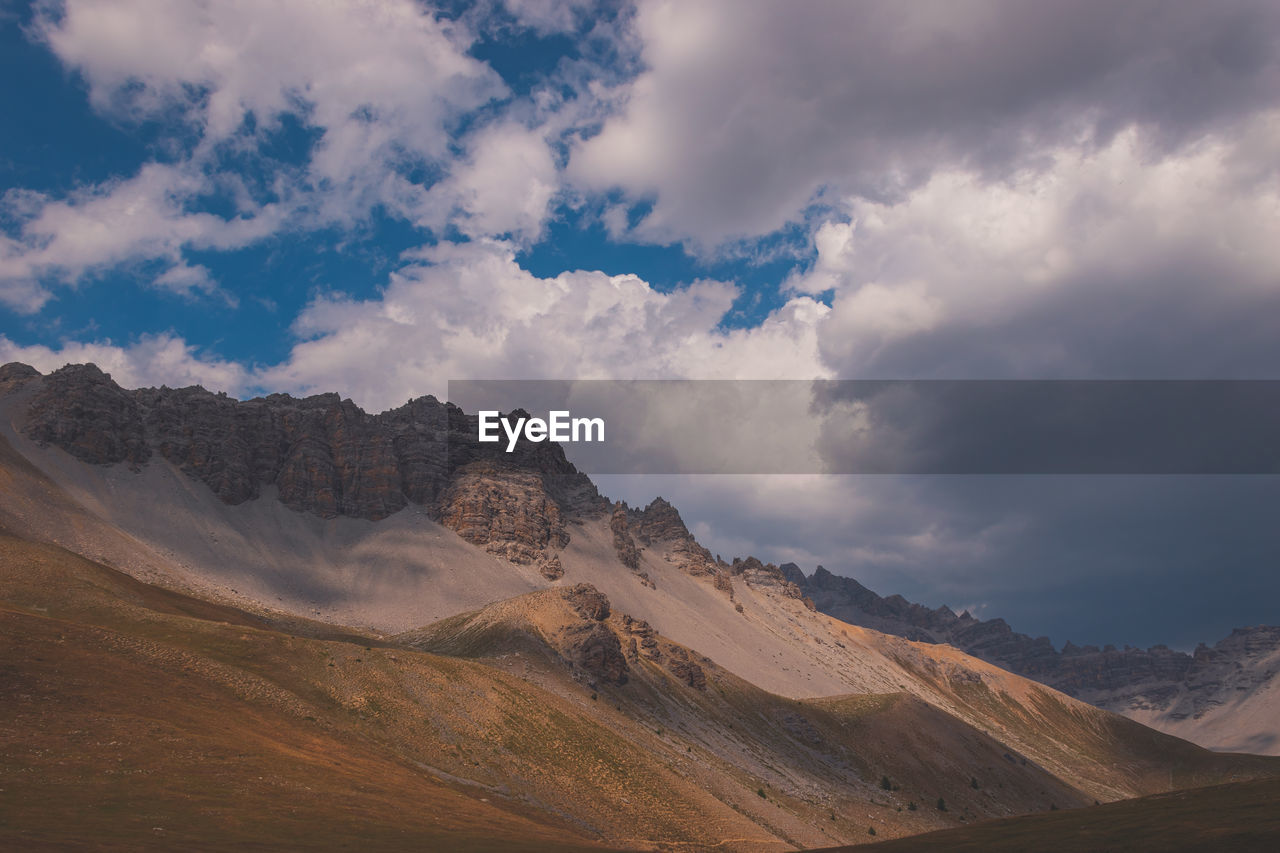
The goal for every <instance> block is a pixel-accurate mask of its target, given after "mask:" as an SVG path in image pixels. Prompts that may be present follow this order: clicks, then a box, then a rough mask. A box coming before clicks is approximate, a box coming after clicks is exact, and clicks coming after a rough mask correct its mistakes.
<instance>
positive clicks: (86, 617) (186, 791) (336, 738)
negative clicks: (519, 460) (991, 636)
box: [0, 534, 1275, 851]
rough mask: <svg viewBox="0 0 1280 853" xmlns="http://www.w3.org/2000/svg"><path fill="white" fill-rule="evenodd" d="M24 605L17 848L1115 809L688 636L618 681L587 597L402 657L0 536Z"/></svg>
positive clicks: (553, 845)
mask: <svg viewBox="0 0 1280 853" xmlns="http://www.w3.org/2000/svg"><path fill="white" fill-rule="evenodd" d="M0 602H3V604H2V605H0V691H2V695H0V846H9V847H21V848H30V849H38V848H39V847H41V846H49V847H57V848H59V849H68V848H69V849H74V848H77V847H79V848H85V849H113V848H116V849H137V848H139V847H155V848H157V849H159V848H175V847H176V848H183V849H225V848H230V847H237V848H247V849H255V848H257V849H317V850H319V849H325V850H329V849H343V848H346V847H350V848H351V849H357V848H358V849H361V850H378V849H388V850H390V849H397V850H399V849H406V848H415V847H416V848H426V849H432V848H448V849H458V850H487V849H524V850H539V849H545V850H569V849H587V848H590V847H591V846H592V845H599V844H605V845H609V846H614V847H625V848H635V849H654V848H657V847H659V846H673V845H674V847H675V849H712V848H715V849H732V850H744V851H766V850H782V849H788V848H796V847H821V846H832V845H835V844H841V843H850V842H854V841H859V840H870V837H871V836H870V833H869V830H870V829H873V828H874V829H876V832H877V835H876V837H877V838H886V837H889V838H892V837H897V836H903V835H908V834H912V833H918V832H923V831H928V830H932V829H939V828H943V827H948V826H956V825H960V824H963V823H970V822H974V821H978V820H983V819H988V818H993V817H999V816H1003V815H1009V814H1017V813H1024V812H1028V811H1043V810H1046V809H1050V808H1053V807H1057V808H1067V807H1070V806H1075V805H1082V804H1084V803H1087V802H1090V801H1091V798H1090V797H1089V795H1088V794H1086V793H1082V792H1081V791H1080V790H1079V789H1078V788H1076V787H1075V786H1073V785H1071V784H1069V783H1067V782H1064V781H1062V779H1060V778H1058V777H1057V776H1055V775H1054V774H1053V773H1052V772H1050V771H1049V770H1048V769H1047V768H1046V767H1044V766H1041V765H1040V764H1038V763H1037V762H1034V761H1028V762H1024V761H1023V760H1022V758H1021V757H1020V756H1018V755H1016V754H1014V753H1012V752H1011V751H1010V750H1009V748H1008V747H1007V746H1006V745H1005V744H1004V743H1003V742H1001V741H1000V740H998V739H997V738H994V737H992V736H991V735H990V734H988V733H986V732H985V731H983V730H979V729H977V728H975V727H973V726H971V725H969V724H968V723H966V722H964V721H962V720H960V719H957V718H956V717H954V716H952V715H949V714H947V713H944V712H943V711H941V710H939V709H938V708H937V707H935V706H933V705H930V704H928V703H926V702H924V701H922V700H921V699H919V698H917V697H916V696H912V695H908V694H905V693H899V694H879V695H859V696H844V697H834V698H827V699H813V700H793V699H786V698H783V697H779V696H775V695H773V694H770V693H767V692H765V691H763V690H760V689H758V688H756V687H754V686H753V685H751V684H750V683H748V682H746V681H744V680H742V679H740V678H738V677H737V676H735V675H733V674H732V673H730V672H728V671H727V670H725V669H723V668H721V667H718V666H717V665H716V664H714V663H713V662H711V661H710V660H707V659H706V658H702V657H700V656H699V655H697V654H696V653H695V652H693V651H691V650H688V649H686V648H684V647H682V646H679V645H678V644H675V643H672V642H670V641H669V640H667V639H665V638H663V637H661V636H655V637H654V638H653V642H654V645H653V647H652V648H654V649H656V650H657V651H658V652H660V655H659V656H657V657H653V656H650V655H648V654H636V655H633V656H632V657H631V659H630V661H629V663H628V671H627V679H626V683H625V684H618V683H617V682H616V680H614V681H609V680H605V679H601V678H599V677H598V676H597V675H596V674H595V673H593V672H591V671H589V670H586V669H583V665H580V664H582V662H583V660H587V664H584V665H586V666H590V665H591V663H592V661H595V659H594V658H590V656H588V657H587V658H583V657H582V656H581V655H577V652H576V651H575V648H574V647H573V643H574V642H577V641H578V639H577V638H581V637H582V636H585V635H586V634H584V633H583V632H584V631H587V634H589V635H590V636H592V637H595V636H597V635H598V634H599V633H600V632H601V631H604V632H605V633H606V634H607V633H610V632H611V633H612V634H613V635H616V636H621V637H627V636H634V633H633V631H634V625H630V626H629V625H628V623H627V622H626V621H625V617H624V616H623V615H622V614H619V613H612V614H610V615H609V616H608V617H607V618H604V619H595V618H593V617H592V618H588V617H586V616H583V615H582V614H581V613H579V612H577V611H575V610H574V608H573V606H571V604H570V603H569V601H568V600H567V599H566V597H565V593H564V592H563V591H562V590H545V591H541V592H537V593H533V594H531V595H527V596H523V597H521V598H519V599H514V600H511V601H508V602H502V603H500V604H498V605H494V606H492V607H490V608H486V609H485V610H483V611H481V612H479V613H474V614H464V615H462V616H459V617H456V618H454V619H450V620H446V621H444V622H441V623H439V624H437V625H435V626H433V627H432V628H430V629H429V630H427V631H423V632H415V633H414V634H411V635H406V636H403V637H384V636H381V635H377V634H373V633H363V632H360V631H356V630H352V629H342V628H335V627H334V626H331V625H328V624H325V623H319V622H311V621H308V620H305V619H301V618H298V617H294V616H288V615H284V614H275V613H271V612H267V611H262V612H256V613H251V612H246V611H243V610H238V609H235V608H232V607H228V606H224V605H220V604H215V603H211V602H206V601H202V600H199V599H196V598H192V597H190V596H187V595H184V594H181V593H178V592H174V591H171V590H166V589H161V588H158V587H154V586H150V585H147V584H144V583H141V582H139V581H137V580H135V579H133V578H131V577H129V576H127V575H124V574H122V573H120V572H118V571H115V570H114V569H111V568H109V567H106V566H103V565H101V564H98V563H94V562H92V561H89V560H86V559H83V558H81V557H78V556H76V555H74V554H72V553H70V552H68V551H65V550H63V549H61V548H58V547H55V546H51V545H44V544H38V543H33V542H30V541H27V540H24V539H22V538H19V537H17V536H14V535H12V534H0ZM587 629H590V630H587ZM592 632H594V633H592ZM415 645H416V646H419V647H424V648H427V649H430V650H429V651H424V650H422V648H415ZM441 651H447V652H449V654H439V653H438V652H441ZM595 662H597V663H598V661H595ZM690 665H696V667H697V669H698V671H699V672H700V673H701V676H702V677H701V678H694V677H693V675H692V674H691V673H692V670H691V669H690ZM983 701H986V700H984V699H982V698H981V696H978V697H975V698H972V699H971V702H972V703H973V707H974V708H977V707H978V706H980V705H981V703H982V702H983ZM996 710H997V709H995V708H993V709H991V712H992V713H994V712H995V711H996ZM1002 713H1008V714H1012V715H1014V716H1017V715H1018V714H1031V715H1033V716H1035V715H1040V716H1044V715H1049V714H1053V713H1058V711H1056V710H1055V709H1054V708H1052V707H1045V708H1033V709H1031V710H1029V711H1028V710H1027V709H1018V708H1007V709H1005V711H1003V712H1002ZM1030 719H1031V718H1026V719H1021V718H1019V719H1012V718H1011V722H1010V724H1011V725H1012V724H1017V725H1019V726H1022V725H1028V724H1030V723H1029V720H1030ZM1092 720H1093V718H1092V717H1087V718H1086V720H1085V722H1087V723H1089V724H1090V725H1092ZM1001 724H1003V723H1001ZM1055 726H1056V727H1057V728H1056V730H1057V731H1067V730H1073V731H1074V729H1072V726H1076V727H1077V728H1078V726H1077V725H1076V723H1075V722H1073V721H1071V720H1066V721H1057V722H1056V723H1055ZM1138 729H1139V731H1138V732H1137V734H1138V735H1141V734H1142V732H1145V731H1146V730H1142V729H1141V727H1138ZM1110 736H1112V734H1109V733H1107V732H1106V731H1105V730H1103V731H1102V732H1101V733H1100V734H1098V736H1097V738H1096V739H1095V740H1097V743H1096V744H1095V743H1094V740H1090V738H1088V737H1085V736H1084V735H1080V738H1081V739H1080V741H1079V742H1080V743H1088V744H1091V745H1092V746H1093V747H1097V748H1101V747H1098V746H1097V744H1102V743H1105V742H1106V737H1110ZM1116 737H1117V738H1118V741H1119V742H1122V743H1125V744H1129V743H1131V742H1132V741H1133V740H1134V737H1135V735H1134V734H1133V733H1125V732H1121V733H1119V735H1116ZM1178 743H1180V742H1178ZM1070 747H1071V744H1066V743H1064V744H1062V745H1061V748H1062V749H1064V750H1066V751H1067V752H1068V753H1069V752H1070ZM1160 747H1161V743H1156V742H1153V746H1152V748H1153V749H1156V748H1160ZM1091 748H1092V747H1091ZM1126 748H1127V747H1126ZM1191 749H1192V750H1194V748H1191ZM1201 752H1203V751H1199V752H1195V753H1194V754H1192V753H1188V754H1189V755H1192V756H1193V759H1194V760H1191V759H1188V760H1189V761H1190V762H1191V764H1192V765H1194V766H1195V768H1198V769H1197V771H1196V772H1198V773H1202V774H1208V775H1211V774H1212V773H1215V772H1217V773H1234V772H1241V773H1254V774H1255V775H1256V774H1259V773H1268V772H1274V766H1275V762H1267V761H1266V760H1264V759H1252V758H1237V757H1214V756H1212V755H1211V754H1207V753H1206V754H1205V755H1207V756H1208V758H1205V757H1204V756H1201V755H1200V753H1201ZM1115 754H1116V755H1117V756H1120V757H1121V758H1122V759H1124V760H1123V761H1118V762H1117V764H1124V761H1128V760H1129V758H1128V757H1126V756H1129V753H1127V752H1124V751H1123V750H1121V751H1118V752H1116V753H1115ZM1106 758H1107V754H1106V753H1105V752H1100V753H1098V754H1097V755H1096V756H1093V757H1092V758H1091V759H1090V760H1097V761H1099V762H1103V761H1105V760H1106ZM1154 761H1155V759H1154V758H1152V757H1151V756H1143V757H1142V762H1147V763H1145V764H1144V763H1141V762H1139V766H1140V767H1142V768H1146V767H1147V766H1148V764H1151V763H1152V762H1154ZM1215 761H1216V762H1218V764H1216V765H1215V764H1214V762H1215ZM1151 766H1154V764H1152V765H1151ZM1215 767H1216V769H1215ZM1119 772H1120V775H1121V776H1123V773H1125V772H1129V771H1128V770H1125V769H1124V768H1121V770H1120V771H1119ZM1142 772H1143V773H1146V772H1147V770H1145V769H1144V770H1143V771H1142ZM1166 773H1167V774H1169V779H1170V780H1171V781H1177V780H1178V779H1179V778H1188V779H1189V778H1192V776H1188V775H1186V773H1185V772H1184V770H1180V769H1178V766H1177V765H1175V764H1171V765H1170V766H1169V767H1167V768H1166ZM939 798H942V799H943V800H944V801H945V803H946V804H947V808H946V809H945V810H942V809H939V808H938V807H937V806H938V800H939Z"/></svg>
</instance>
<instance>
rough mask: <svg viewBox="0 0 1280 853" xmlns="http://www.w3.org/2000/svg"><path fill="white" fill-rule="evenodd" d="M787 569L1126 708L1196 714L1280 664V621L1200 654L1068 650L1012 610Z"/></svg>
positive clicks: (828, 602)
mask: <svg viewBox="0 0 1280 853" xmlns="http://www.w3.org/2000/svg"><path fill="white" fill-rule="evenodd" d="M781 570H782V571H783V572H784V573H786V575H787V577H788V578H790V579H791V580H792V582H794V583H796V585H797V586H798V587H799V588H800V589H802V590H803V591H804V593H805V594H806V595H807V596H810V597H811V598H812V600H813V601H814V603H815V606H816V607H817V609H818V610H820V611H822V612H823V613H826V614H828V615H831V616H834V617H836V618H837V619H840V620H842V621H845V622H849V623H851V624H855V625H862V626H863V627H867V628H873V629H875V630H877V631H883V632H885V633H889V634H896V635H898V636H901V637H906V638H908V639H911V640H916V641H919V642H927V643H947V644H949V645H951V646H954V647H955V648H957V649H960V650H961V651H963V652H965V653H967V654H970V655H973V656H974V657H978V658H981V659H983V660H985V661H988V662H990V663H993V664H995V665H996V666H999V667H1002V668H1004V669H1008V670H1009V671H1011V672H1016V673H1018V674H1019V675H1025V676H1027V677H1028V678H1032V679H1034V680H1036V681H1039V682H1041V683H1042V684H1047V685H1049V686H1050V687H1053V688H1054V689H1056V690H1061V691H1062V692H1063V693H1066V694H1068V695H1070V696H1074V697H1075V698H1077V699H1082V700H1084V701H1086V702H1089V703H1090V704H1093V705H1097V706H1099V707H1102V708H1106V709H1107V710H1111V711H1116V712H1119V713H1133V712H1156V713H1159V714H1162V715H1167V716H1168V718H1169V719H1171V720H1174V721H1180V720H1186V719H1195V718H1198V717H1200V716H1203V715H1204V714H1205V713H1207V712H1209V711H1211V710H1213V709H1215V708H1218V707H1220V706H1222V705H1224V704H1226V703H1227V702H1228V701H1230V699H1231V698H1232V697H1233V696H1234V695H1236V694H1240V693H1245V692H1252V691H1256V690H1258V689H1260V688H1261V687H1263V686H1264V685H1268V684H1270V683H1273V682H1274V680H1275V676H1276V674H1277V672H1278V671H1280V669H1277V668H1276V667H1275V666H1274V665H1273V663H1272V661H1271V658H1272V657H1274V656H1276V655H1277V652H1280V627H1277V626H1254V627H1248V628H1237V629H1235V630H1234V631H1232V633H1231V634H1230V636H1228V637H1226V638H1224V639H1222V640H1220V641H1219V642H1218V643H1216V644H1215V645H1214V646H1212V647H1210V646H1207V645H1205V644H1204V643H1201V644H1200V646H1199V647H1198V648H1196V649H1195V651H1194V652H1193V653H1191V654H1187V653H1185V652H1180V651H1176V650H1174V649H1171V648H1169V647H1168V646H1165V645H1157V646H1152V647H1151V648H1148V649H1139V648H1132V647H1125V648H1116V647H1115V646H1113V645H1107V646H1104V647H1102V648H1099V647H1098V646H1094V645H1086V646H1077V645H1075V644H1073V643H1071V642H1068V643H1066V645H1065V646H1063V648H1062V649H1061V650H1058V649H1056V648H1055V647H1054V645H1053V643H1052V642H1050V640H1049V638H1048V637H1031V636H1029V635H1027V634H1022V633H1018V632H1016V631H1014V630H1013V629H1012V628H1011V627H1010V626H1009V624H1008V623H1007V622H1005V620H1003V619H998V618H997V619H987V620H982V619H976V618H974V617H973V616H972V615H971V614H969V613H968V612H964V613H960V614H956V613H955V612H954V611H952V610H951V609H950V608H948V607H946V606H945V605H944V606H942V607H938V608H936V609H932V610H931V609H929V608H927V607H924V606H923V605H920V604H915V603H912V602H910V601H907V600H906V599H905V598H903V597H902V596H900V595H891V596H888V597H881V596H879V595H877V594H876V593H875V592H872V591H871V590H869V589H867V588H866V587H865V586H863V585H862V584H861V583H859V582H858V581H856V580H854V579H853V578H849V577H843V576H840V575H835V574H832V573H831V572H830V571H828V570H827V569H825V568H824V567H822V566H818V567H817V569H816V570H815V571H814V573H813V574H812V575H810V576H807V577H806V576H805V575H804V573H803V572H802V571H801V570H800V568H799V567H798V566H796V565H795V564H794V563H786V564H784V565H783V566H781Z"/></svg>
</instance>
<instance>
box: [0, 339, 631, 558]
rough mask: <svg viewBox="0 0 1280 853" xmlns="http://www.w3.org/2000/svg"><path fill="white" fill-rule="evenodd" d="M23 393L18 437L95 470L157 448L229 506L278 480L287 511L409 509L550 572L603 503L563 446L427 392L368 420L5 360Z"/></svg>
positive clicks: (314, 401) (302, 404) (329, 408)
mask: <svg viewBox="0 0 1280 853" xmlns="http://www.w3.org/2000/svg"><path fill="white" fill-rule="evenodd" d="M24 390H25V391H26V392H27V393H28V394H29V395H30V397H29V401H28V403H27V407H26V415H25V423H24V425H23V432H24V433H25V434H26V435H27V436H28V437H29V438H31V439H34V440H35V441H38V442H40V443H41V444H45V445H54V446H56V447H59V448H61V449H63V450H65V451H66V452H67V453H69V454H71V455H72V456H74V457H76V458H77V459H80V460H82V461H84V462H88V463H91V464H95V465H111V464H120V463H124V464H128V465H129V466H131V467H135V468H137V467H138V466H141V465H143V464H145V463H146V462H148V461H149V460H150V459H152V458H153V457H159V458H162V459H164V460H167V461H168V462H170V463H172V464H173V465H175V466H176V467H178V468H179V469H180V470H181V471H182V472H183V473H185V474H187V475H188V476H190V477H192V478H194V479H197V480H200V481H201V482H203V483H205V484H206V485H207V486H208V487H209V488H210V490H212V492H213V493H214V494H215V495H216V496H217V497H218V498H219V499H220V500H222V501H223V502H224V503H227V504H231V505H236V504H240V503H244V502H245V501H249V500H253V499H256V498H258V497H260V496H261V495H262V493H263V489H264V488H265V487H266V486H274V487H275V489H276V493H277V495H278V498H279V500H280V502H281V503H283V504H284V505H286V506H288V507H289V508H290V509H293V510H297V511H300V512H309V513H313V514H315V515H318V516H320V517H322V518H335V517H338V516H346V517H352V518H362V519H366V520H370V521H377V520H380V519H383V518H386V517H388V516H390V515H392V514H394V513H396V512H398V511H400V510H401V509H404V508H405V507H406V506H409V505H411V504H415V505H419V506H423V507H425V508H427V510H428V512H429V513H430V515H431V516H432V517H433V518H434V519H436V520H438V521H440V522H441V523H442V524H444V525H445V526H446V527H449V528H450V529H452V530H454V531H455V532H456V533H458V534H459V535H460V536H462V538H464V539H465V540H467V541H468V542H471V543H472V544H474V545H479V546H481V547H483V548H485V549H486V550H489V551H491V552H492V553H495V554H498V555H500V556H503V557H505V558H507V559H509V560H511V561H512V562H516V563H521V564H538V565H540V566H541V567H542V568H543V569H544V574H551V573H554V571H555V552H556V551H557V550H558V549H560V548H563V547H564V545H565V543H566V542H567V538H568V535H569V534H568V533H567V532H566V528H565V525H566V523H567V521H568V519H569V518H570V517H573V516H579V517H582V516H585V517H590V516H593V515H598V514H600V513H603V512H605V511H606V510H607V508H608V502H607V501H606V500H605V499H604V498H602V497H601V496H600V494H599V493H598V492H597V491H596V488H595V486H594V485H593V484H592V483H591V481H590V480H589V479H588V478H587V477H586V476H585V475H584V474H582V473H580V472H579V471H578V470H577V469H576V468H574V466H573V465H572V464H571V463H569V462H568V461H567V460H566V459H565V457H564V453H563V451H562V450H561V449H560V447H559V446H558V445H555V444H552V443H536V444H535V443H530V442H524V441H522V442H521V443H520V444H519V445H518V446H517V447H516V448H515V450H514V452H511V453H506V452H504V450H503V449H499V448H497V447H496V446H495V445H488V444H481V443H480V442H479V441H478V440H477V439H476V419H475V417H474V416H468V415H467V414H465V413H464V412H463V411H462V410H461V409H459V408H458V407H456V406H454V405H451V404H449V403H441V402H439V401H438V400H436V399H435V398H434V397H431V396H426V397H419V398H417V399H413V400H409V401H408V402H407V403H405V404H404V405H403V406H400V407H399V408H396V409H392V410H389V411H386V412H382V413H381V414H376V415H370V414H368V413H366V412H364V411H363V410H362V409H361V408H360V407H359V406H357V405H356V404H355V403H353V402H352V401H351V400H349V399H342V398H341V397H340V396H339V395H337V394H333V393H330V394H319V395H316V396H312V397H306V398H302V399H298V398H295V397H291V396H289V395H287V394H271V395H269V396H266V397H258V398H254V399H252V400H244V401H241V400H236V399H234V398H231V397H228V396H227V395H226V394H222V393H213V392H210V391H207V390H205V389H204V388H202V387H200V386H191V387H188V388H167V387H161V388H142V389H137V390H126V389H123V388H121V387H120V386H119V385H117V384H116V383H115V382H114V381H113V380H112V379H111V377H110V376H109V375H108V374H106V373H103V372H102V371H101V370H100V369H99V368H98V367H96V366H95V365H92V364H88V365H68V366H66V367H63V368H61V369H60V370H56V371H53V372H52V373H50V374H48V375H47V376H41V374H39V373H38V372H37V371H35V370H34V369H32V368H30V367H28V366H27V365H22V364H8V365H5V366H3V367H0V393H18V392H22V391H24Z"/></svg>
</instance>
